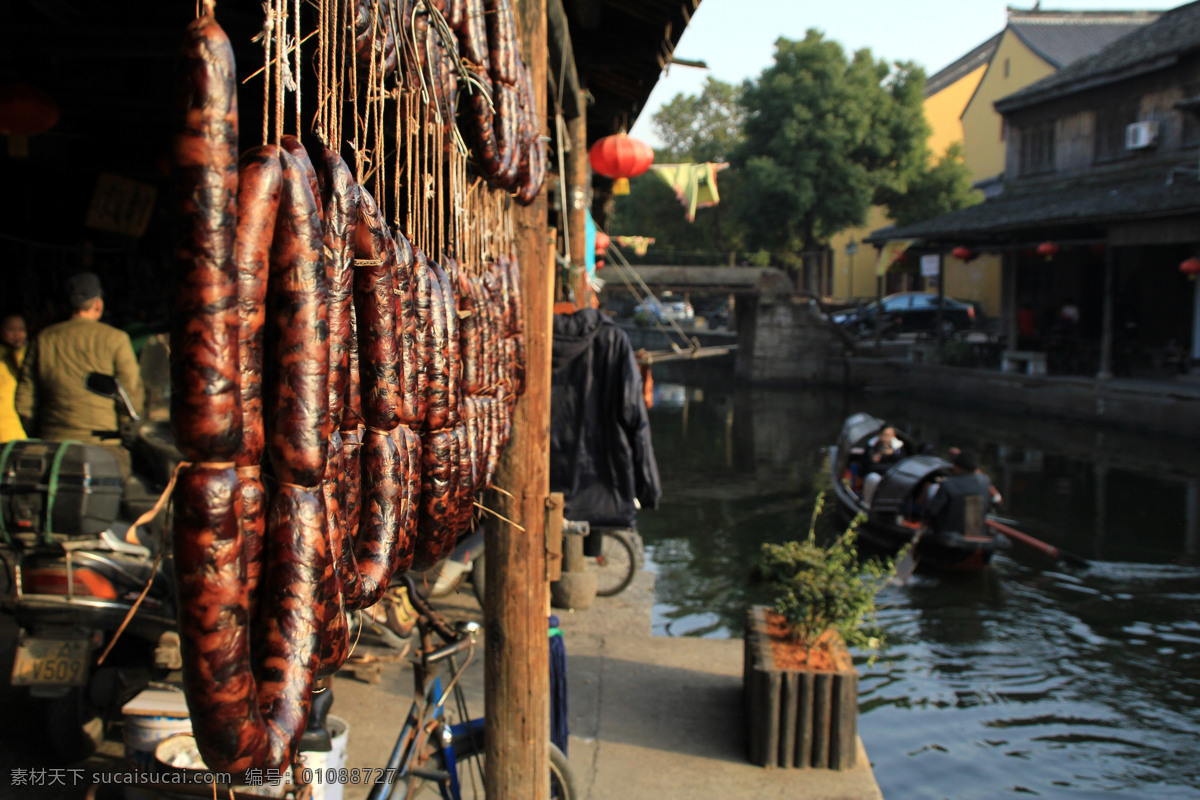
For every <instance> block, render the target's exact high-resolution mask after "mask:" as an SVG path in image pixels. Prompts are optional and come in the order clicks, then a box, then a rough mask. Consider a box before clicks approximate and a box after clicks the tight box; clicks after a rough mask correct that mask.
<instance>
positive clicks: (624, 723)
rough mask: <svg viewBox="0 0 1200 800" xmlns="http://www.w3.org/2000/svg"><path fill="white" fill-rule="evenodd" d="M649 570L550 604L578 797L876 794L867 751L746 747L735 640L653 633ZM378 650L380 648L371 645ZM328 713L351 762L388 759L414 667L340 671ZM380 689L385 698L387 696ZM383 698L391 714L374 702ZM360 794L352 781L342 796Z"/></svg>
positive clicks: (469, 603) (668, 799)
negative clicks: (767, 762) (562, 655)
mask: <svg viewBox="0 0 1200 800" xmlns="http://www.w3.org/2000/svg"><path fill="white" fill-rule="evenodd" d="M652 603H653V577H652V575H651V574H650V573H647V572H643V573H640V574H639V576H638V579H637V580H636V581H635V582H634V584H633V585H632V586H630V588H629V589H627V590H626V591H625V592H623V593H622V594H620V595H618V596H616V597H613V598H597V600H596V601H595V603H594V604H593V605H592V607H591V608H589V609H587V610H585V611H576V612H570V611H563V610H556V613H557V614H558V615H559V618H560V622H561V627H562V629H563V634H564V637H565V643H566V649H567V660H568V667H567V671H568V684H569V697H570V700H569V702H570V708H569V716H570V731H571V740H570V747H569V756H570V761H571V766H572V768H573V770H574V772H575V774H576V780H577V784H578V788H579V789H580V790H581V796H582V798H583V800H650V799H651V798H654V799H656V800H675V798H679V799H680V800H683V798H688V800H691V798H708V797H725V798H747V800H749V798H784V797H786V798H791V799H792V800H817V799H818V798H820V800H882V795H881V794H880V791H879V788H878V785H877V784H876V782H875V778H874V775H873V773H872V771H871V768H870V766H869V765H868V764H867V759H866V754H865V753H863V752H861V751H860V763H862V764H863V766H861V767H858V768H856V769H853V770H849V771H846V772H831V771H826V770H804V771H801V770H782V769H771V770H768V769H763V768H760V767H756V766H754V765H752V764H750V763H749V762H748V761H747V760H746V757H745V742H744V735H743V732H742V713H741V690H742V689H741V687H742V643H741V641H740V640H719V639H693V638H663V637H654V636H652V635H651V626H650V608H651V605H652ZM440 607H441V608H443V609H446V610H447V612H448V613H449V614H450V615H451V616H456V617H474V618H481V617H480V612H479V607H478V605H477V604H475V602H474V600H473V599H470V598H468V597H467V596H466V595H457V596H455V597H454V598H450V599H447V600H445V601H443V602H442V603H441V604H440ZM375 652H379V651H375ZM469 673H470V674H469V676H468V681H467V684H466V686H467V688H468V694H469V695H474V697H472V698H471V699H470V702H471V703H472V704H473V706H472V710H473V713H475V714H478V713H481V709H482V696H481V693H482V689H481V686H482V665H481V664H479V663H476V664H474V665H472V667H471V668H470V669H469ZM334 692H335V696H336V700H335V701H334V712H333V713H339V714H342V715H345V716H346V717H347V718H348V719H349V720H350V721H351V733H350V744H349V766H350V767H354V766H360V767H372V766H379V765H381V764H383V763H384V762H385V761H386V757H387V753H388V751H389V750H390V748H391V740H392V739H393V738H394V736H395V733H396V731H398V729H399V726H400V719H399V716H400V714H401V713H402V712H403V710H404V709H407V707H408V703H409V702H410V700H409V697H410V696H411V674H410V672H409V671H408V670H407V669H406V668H405V669H401V668H400V667H399V666H396V667H385V670H384V673H383V680H382V682H381V683H380V684H378V685H368V684H364V683H361V682H359V681H357V680H354V679H353V678H345V677H339V678H338V679H337V681H336V684H335V688H334ZM385 698H386V699H385ZM383 707H388V708H389V709H391V710H392V713H390V714H388V713H381V708H383ZM365 796H366V791H365V789H364V788H361V787H347V792H346V798H347V800H357V799H358V798H362V797H365Z"/></svg>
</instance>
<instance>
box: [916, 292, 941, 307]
mask: <svg viewBox="0 0 1200 800" xmlns="http://www.w3.org/2000/svg"><path fill="white" fill-rule="evenodd" d="M936 307H937V295H936V294H918V295H914V296H913V308H936Z"/></svg>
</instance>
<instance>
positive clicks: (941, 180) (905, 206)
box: [883, 142, 983, 225]
mask: <svg viewBox="0 0 1200 800" xmlns="http://www.w3.org/2000/svg"><path fill="white" fill-rule="evenodd" d="M962 150H963V146H962V143H961V142H955V143H954V144H952V145H950V146H949V147H948V148H946V152H945V153H943V154H942V156H941V157H940V158H939V159H938V160H937V163H936V164H934V165H933V166H932V167H930V168H929V169H927V170H922V171H921V172H919V173H917V175H916V177H914V178H913V179H912V180H910V181H909V183H908V189H907V191H904V192H894V193H893V192H888V191H886V190H885V191H884V192H883V196H884V202H885V203H886V205H887V207H888V212H889V213H890V214H891V216H892V219H893V220H894V221H895V222H896V224H897V225H911V224H913V223H914V222H920V221H921V220H923V219H933V218H934V217H940V216H941V215H943V214H948V213H950V212H951V211H956V210H957V209H960V208H966V207H967V206H970V205H974V204H975V203H978V202H980V201H981V200H982V199H983V198H982V196H981V195H980V194H979V192H977V191H976V190H975V189H974V188H973V187H972V185H971V171H970V170H969V169H967V165H966V164H965V163H963V157H962Z"/></svg>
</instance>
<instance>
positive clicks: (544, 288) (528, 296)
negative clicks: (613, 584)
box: [484, 0, 554, 800]
mask: <svg viewBox="0 0 1200 800" xmlns="http://www.w3.org/2000/svg"><path fill="white" fill-rule="evenodd" d="M515 5H516V8H517V12H518V19H519V36H520V39H521V42H520V44H521V52H522V54H523V55H524V58H525V64H526V65H527V66H528V68H529V72H530V77H531V79H532V81H531V82H532V85H533V87H534V89H535V91H536V92H537V103H538V110H539V128H540V131H539V132H540V133H541V135H543V136H544V135H547V134H548V132H549V124H548V114H547V111H548V108H549V103H548V98H547V96H546V81H547V72H546V64H547V58H548V56H547V45H546V5H545V0H518V2H517V3H516V4H515ZM548 219H549V217H548V211H547V202H546V190H545V189H544V188H543V190H542V192H541V193H540V194H539V195H538V197H537V199H536V200H535V201H534V202H533V204H532V205H530V206H527V207H525V208H520V207H514V210H513V221H514V227H515V232H516V238H517V245H516V247H517V257H518V259H519V261H520V264H521V294H522V300H523V303H524V312H525V334H524V335H525V351H526V388H525V394H524V395H523V396H522V397H521V398H520V399H519V400H518V401H517V404H516V408H515V409H514V412H513V426H512V437H511V439H510V440H509V442H508V446H507V447H506V448H505V451H504V455H503V457H502V459H501V462H500V468H499V470H498V471H497V474H496V478H495V484H496V486H498V487H500V488H502V489H504V490H505V491H506V492H508V493H509V495H510V496H505V495H500V496H499V498H498V503H497V505H498V506H499V510H500V513H501V514H503V515H504V516H505V517H507V518H508V519H510V520H514V521H515V522H516V523H517V524H518V525H520V528H518V527H516V526H514V525H510V524H508V523H504V522H501V523H499V524H497V525H494V526H491V527H489V528H488V532H487V535H486V540H485V544H484V548H485V551H486V552H487V554H488V557H487V559H485V563H486V570H487V575H486V578H487V588H486V590H485V591H486V596H485V598H484V623H485V627H486V634H485V636H484V642H485V646H484V713H485V716H486V718H487V723H486V724H487V732H486V741H487V747H486V749H487V762H486V768H485V775H484V784H485V786H486V790H487V796H488V797H512V798H522V800H524V799H525V798H528V800H548V798H549V795H550V761H549V737H550V644H549V630H548V626H547V617H546V612H547V606H546V597H547V595H548V592H549V580H548V577H547V576H548V569H547V559H546V529H545V528H546V502H547V499H548V497H549V494H550V471H549V468H550V465H549V460H550V340H551V322H552V314H551V309H552V307H553V296H552V287H553V285H554V281H553V257H554V253H553V248H552V247H551V246H550V241H551V239H550V237H551V236H552V232H551V231H549V228H548Z"/></svg>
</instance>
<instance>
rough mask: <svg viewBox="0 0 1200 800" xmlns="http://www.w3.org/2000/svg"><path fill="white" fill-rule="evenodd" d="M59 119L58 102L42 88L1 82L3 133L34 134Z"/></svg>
mask: <svg viewBox="0 0 1200 800" xmlns="http://www.w3.org/2000/svg"><path fill="white" fill-rule="evenodd" d="M57 123H58V104H57V103H55V102H54V98H53V97H51V96H50V95H48V94H46V93H45V92H43V91H42V90H41V89H38V88H36V87H33V86H30V85H28V84H24V83H10V84H6V85H5V86H0V133H6V134H9V135H14V136H32V135H33V134H35V133H45V132H46V131H48V130H50V129H51V128H53V127H54V126H55V125H56V124H57Z"/></svg>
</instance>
